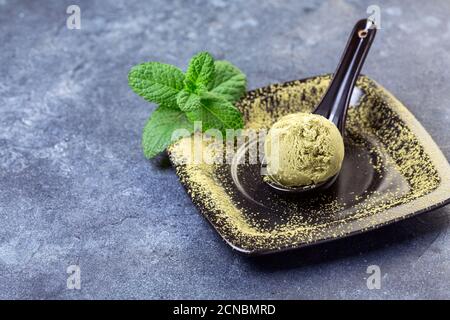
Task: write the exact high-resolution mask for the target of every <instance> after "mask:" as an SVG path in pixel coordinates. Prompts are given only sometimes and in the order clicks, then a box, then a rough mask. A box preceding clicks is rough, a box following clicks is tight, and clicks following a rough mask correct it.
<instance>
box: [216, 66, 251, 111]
mask: <svg viewBox="0 0 450 320" xmlns="http://www.w3.org/2000/svg"><path fill="white" fill-rule="evenodd" d="M214 66H215V72H214V77H213V79H212V81H211V82H210V83H209V85H208V89H209V91H211V92H212V93H215V94H219V95H220V96H222V97H224V98H225V99H226V100H228V101H229V102H231V103H235V102H236V101H238V100H239V99H240V98H241V97H242V96H243V95H244V93H245V91H246V87H247V78H246V77H245V74H244V73H242V71H241V70H239V69H238V68H237V67H235V66H233V65H232V64H231V63H229V62H227V61H216V62H215V63H214Z"/></svg>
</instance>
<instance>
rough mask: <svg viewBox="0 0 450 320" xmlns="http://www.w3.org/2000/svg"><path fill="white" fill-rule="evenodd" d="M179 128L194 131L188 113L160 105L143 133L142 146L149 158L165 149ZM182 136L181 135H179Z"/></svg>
mask: <svg viewBox="0 0 450 320" xmlns="http://www.w3.org/2000/svg"><path fill="white" fill-rule="evenodd" d="M177 129H186V130H187V132H189V133H192V132H194V125H193V124H192V123H191V122H190V121H189V120H188V119H187V118H186V115H185V114H184V113H183V112H182V111H180V110H175V109H170V108H167V107H162V106H160V107H158V108H157V109H156V110H155V111H154V112H153V114H152V116H151V117H150V119H149V120H148V121H147V124H146V125H145V127H144V131H143V134H142V148H143V150H144V155H145V157H147V158H148V159H150V158H153V157H154V156H156V155H157V154H158V153H160V152H162V151H164V150H165V149H166V148H167V147H168V146H169V145H170V144H171V143H173V142H175V141H176V139H175V140H173V139H172V138H173V136H172V135H173V133H174V132H175V130H177ZM178 138H180V137H178Z"/></svg>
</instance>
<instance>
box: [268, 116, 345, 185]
mask: <svg viewBox="0 0 450 320" xmlns="http://www.w3.org/2000/svg"><path fill="white" fill-rule="evenodd" d="M264 150H265V155H266V162H267V174H268V175H269V176H270V178H272V179H273V180H274V181H275V182H277V183H278V184H281V185H283V186H286V187H298V186H306V185H311V184H317V183H320V182H323V181H325V180H327V179H329V178H331V177H333V176H334V175H336V174H337V173H338V172H339V170H340V169H341V165H342V161H343V159H344V142H343V139H342V136H341V134H340V132H339V130H338V128H337V127H336V126H335V125H334V124H333V123H332V122H331V121H330V120H328V119H327V118H325V117H323V116H321V115H318V114H311V113H294V114H289V115H287V116H284V117H282V118H280V119H279V120H278V121H277V122H276V123H275V124H274V125H273V126H272V128H271V129H270V131H269V133H268V135H267V138H266V141H265V145H264Z"/></svg>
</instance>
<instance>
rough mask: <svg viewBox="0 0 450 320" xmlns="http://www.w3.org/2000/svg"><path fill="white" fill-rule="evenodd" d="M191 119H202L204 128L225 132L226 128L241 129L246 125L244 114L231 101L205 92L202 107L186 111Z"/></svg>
mask: <svg viewBox="0 0 450 320" xmlns="http://www.w3.org/2000/svg"><path fill="white" fill-rule="evenodd" d="M186 116H187V118H188V119H189V120H190V121H191V122H194V121H201V122H202V130H203V131H206V130H208V129H218V130H220V131H222V133H223V134H225V130H226V129H241V128H242V127H243V126H244V121H243V119H242V114H241V113H240V112H239V110H238V109H236V108H235V107H234V106H233V104H231V102H229V101H227V100H225V99H224V98H223V97H221V96H219V95H215V94H212V93H204V94H203V95H202V97H201V108H198V109H196V110H192V111H189V112H187V113H186Z"/></svg>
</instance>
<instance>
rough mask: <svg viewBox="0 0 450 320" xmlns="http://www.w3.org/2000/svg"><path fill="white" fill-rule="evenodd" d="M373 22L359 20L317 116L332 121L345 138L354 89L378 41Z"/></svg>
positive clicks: (317, 110) (316, 111)
mask: <svg viewBox="0 0 450 320" xmlns="http://www.w3.org/2000/svg"><path fill="white" fill-rule="evenodd" d="M375 34H376V28H375V24H374V22H372V21H371V20H368V19H362V20H359V21H358V22H357V23H356V25H355V26H354V28H353V31H352V33H351V34H350V37H349V39H348V42H347V46H346V48H345V50H344V53H343V54H342V57H341V61H340V62H339V65H338V67H337V69H336V72H335V73H334V76H333V79H332V80H331V83H330V85H329V87H328V90H327V92H326V93H325V95H324V96H323V98H322V101H321V102H320V103H319V105H318V106H317V108H316V109H315V110H314V113H316V114H320V115H322V116H324V117H325V118H328V119H329V120H330V121H332V122H333V123H334V124H335V125H336V126H337V127H338V129H339V131H340V132H341V134H344V129H345V117H346V114H347V108H348V105H349V103H350V98H351V95H352V92H353V88H354V86H355V83H356V79H358V76H359V72H360V71H361V67H362V65H363V64H364V60H365V59H366V56H367V53H368V52H369V49H370V45H371V44H372V42H373V39H374V38H375Z"/></svg>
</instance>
